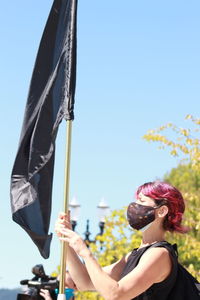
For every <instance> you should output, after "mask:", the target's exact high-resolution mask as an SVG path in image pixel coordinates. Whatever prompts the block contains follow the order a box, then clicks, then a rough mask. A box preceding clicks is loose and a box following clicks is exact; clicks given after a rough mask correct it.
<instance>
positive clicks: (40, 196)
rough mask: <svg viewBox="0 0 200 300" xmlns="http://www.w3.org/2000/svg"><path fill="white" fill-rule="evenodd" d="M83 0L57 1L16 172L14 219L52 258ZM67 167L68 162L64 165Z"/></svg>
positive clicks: (32, 87)
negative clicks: (60, 154) (58, 146)
mask: <svg viewBox="0 0 200 300" xmlns="http://www.w3.org/2000/svg"><path fill="white" fill-rule="evenodd" d="M76 23H77V0H54V3H53V5H52V8H51V11H50V14H49V17H48V20H47V24H46V26H45V29H44V32H43V36H42V39H41V42H40V46H39V50H38V54H37V58H36V62H35V67H34V70H33V75H32V79H31V84H30V89H29V94H28V100H27V104H26V108H25V116H24V122H23V126H22V132H21V137H20V142H19V148H18V152H17V156H16V159H15V162H14V166H13V170H12V176H11V207H12V216H13V220H14V221H15V222H16V223H18V224H19V225H20V226H21V227H22V228H23V229H24V230H25V231H26V232H27V233H28V234H29V236H30V237H31V239H32V240H33V242H34V243H35V244H36V245H37V247H38V249H39V251H40V253H41V255H42V256H43V257H44V258H48V257H49V253H50V242H51V239H52V234H49V233H48V231H49V224H50V216H51V198H52V183H53V169H54V153H55V139H56V135H57V130H58V126H59V124H60V122H61V121H62V119H63V118H64V119H65V120H73V119H74V114H73V108H74V94H75V84H76V31H77V30H76ZM63 168H64V166H63Z"/></svg>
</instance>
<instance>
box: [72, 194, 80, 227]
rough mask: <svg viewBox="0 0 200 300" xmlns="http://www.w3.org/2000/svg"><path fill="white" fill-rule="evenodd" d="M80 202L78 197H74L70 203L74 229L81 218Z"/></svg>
mask: <svg viewBox="0 0 200 300" xmlns="http://www.w3.org/2000/svg"><path fill="white" fill-rule="evenodd" d="M80 207H81V206H80V204H79V203H78V202H77V200H76V197H73V198H72V200H71V201H70V203H69V208H70V220H71V225H72V230H73V231H74V230H75V227H76V225H77V221H78V218H79V213H80Z"/></svg>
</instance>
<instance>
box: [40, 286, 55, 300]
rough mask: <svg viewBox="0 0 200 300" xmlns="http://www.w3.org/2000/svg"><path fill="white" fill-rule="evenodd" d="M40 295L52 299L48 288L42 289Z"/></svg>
mask: <svg viewBox="0 0 200 300" xmlns="http://www.w3.org/2000/svg"><path fill="white" fill-rule="evenodd" d="M40 296H42V297H43V298H44V299H45V300H52V298H51V295H50V293H49V291H48V290H44V289H41V290H40Z"/></svg>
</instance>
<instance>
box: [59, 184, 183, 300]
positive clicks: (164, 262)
mask: <svg viewBox="0 0 200 300" xmlns="http://www.w3.org/2000/svg"><path fill="white" fill-rule="evenodd" d="M184 210H185V205H184V200H183V197H182V195H181V193H180V192H179V191H178V190H177V189H176V188H175V187H173V186H171V185H170V184H168V183H165V182H159V181H156V182H149V183H145V184H143V185H142V186H140V187H139V188H138V189H137V191H136V202H133V203H131V204H130V205H129V206H128V209H127V218H128V221H129V224H130V226H131V227H132V228H134V229H137V230H141V231H142V240H141V245H140V247H139V248H138V249H134V250H133V251H132V252H131V253H128V254H127V255H126V256H125V257H123V258H122V259H120V260H119V261H117V262H116V263H114V264H112V265H110V266H107V267H104V268H102V267H100V265H99V264H98V262H97V261H96V260H95V258H94V257H93V255H92V253H91V252H90V250H89V249H88V248H87V246H86V245H85V243H84V241H83V240H82V238H81V237H80V236H79V235H78V234H77V233H75V232H73V231H72V230H71V225H70V217H69V215H68V216H66V215H65V214H63V213H61V214H60V215H59V218H58V220H57V222H56V227H55V230H56V233H57V235H58V236H59V238H60V240H63V241H66V242H68V243H69V247H68V255H67V266H68V269H69V274H70V276H71V278H72V280H73V281H74V283H75V284H76V286H77V288H78V290H81V291H84V290H97V291H98V292H99V293H100V294H101V295H102V296H103V297H104V298H105V299H106V300H115V299H117V300H130V299H137V300H144V299H145V300H147V299H148V300H149V299H151V300H157V299H162V300H165V299H167V296H168V294H169V292H170V290H171V288H172V286H173V285H174V284H175V279H176V274H175V271H174V268H173V259H172V257H173V254H174V253H173V251H174V250H173V247H172V246H171V245H170V244H168V243H167V242H165V233H166V231H170V232H180V233H184V232H186V231H187V229H186V228H185V227H183V226H182V225H181V221H182V216H183V213H184ZM79 257H81V258H82V259H83V260H84V264H82V262H81V260H80V259H79Z"/></svg>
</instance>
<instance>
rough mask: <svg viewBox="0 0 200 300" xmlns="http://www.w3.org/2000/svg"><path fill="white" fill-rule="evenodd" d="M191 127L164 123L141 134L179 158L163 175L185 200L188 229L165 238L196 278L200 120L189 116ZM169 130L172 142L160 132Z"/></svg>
mask: <svg viewBox="0 0 200 300" xmlns="http://www.w3.org/2000/svg"><path fill="white" fill-rule="evenodd" d="M186 120H191V121H192V124H191V128H187V129H185V128H179V127H178V126H176V125H174V124H172V123H168V124H166V125H164V126H161V127H159V128H158V129H154V130H149V131H148V132H147V134H145V135H144V139H145V140H146V141H148V142H158V143H160V145H161V147H160V148H164V149H165V148H166V147H169V148H170V154H171V155H173V156H179V157H182V159H181V161H180V163H179V165H178V166H177V167H176V168H173V169H172V170H171V171H170V172H169V173H168V174H166V175H165V176H164V181H167V182H169V183H170V184H172V185H174V186H175V187H177V188H178V189H179V190H180V191H181V192H182V194H183V197H184V199H185V202H186V212H185V225H187V226H188V227H189V228H190V232H189V233H188V234H187V235H180V234H174V235H173V237H172V238H170V237H169V238H168V240H169V241H171V242H172V243H173V242H176V243H177V244H178V249H179V260H180V262H181V263H182V264H183V265H184V266H185V267H186V268H187V269H188V270H189V271H190V272H191V273H192V274H193V275H194V276H195V277H196V278H198V279H199V280H200V271H199V270H200V233H199V228H200V198H199V195H200V193H199V192H200V139H199V138H198V137H197V136H196V135H197V133H198V132H199V125H200V119H195V118H194V117H193V116H191V115H187V116H186ZM169 129H171V130H172V131H173V133H175V141H174V140H172V139H169V138H167V137H166V136H165V135H163V134H161V133H163V132H164V131H165V132H167V133H168V130H169Z"/></svg>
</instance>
